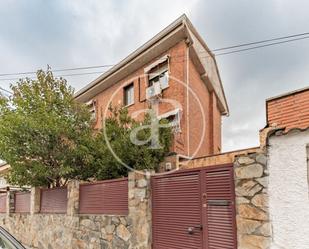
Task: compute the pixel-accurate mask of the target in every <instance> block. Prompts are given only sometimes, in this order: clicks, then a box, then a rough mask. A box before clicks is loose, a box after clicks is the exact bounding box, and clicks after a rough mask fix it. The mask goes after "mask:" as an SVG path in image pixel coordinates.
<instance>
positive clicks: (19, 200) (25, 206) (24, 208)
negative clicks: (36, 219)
mask: <svg viewBox="0 0 309 249" xmlns="http://www.w3.org/2000/svg"><path fill="white" fill-rule="evenodd" d="M14 198H15V200H14V205H15V213H30V193H29V192H18V193H15V197H14Z"/></svg>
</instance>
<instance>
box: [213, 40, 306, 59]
mask: <svg viewBox="0 0 309 249" xmlns="http://www.w3.org/2000/svg"><path fill="white" fill-rule="evenodd" d="M308 38H309V36H306V37H302V38H295V39H290V40H287V41H281V42H273V43H269V44H264V45H259V46H254V47H249V48H243V49H238V50H233V51H230V52H223V53H218V54H215V56H221V55H227V54H234V53H239V52H243V51H248V50H252V49H257V48H264V47H269V46H274V45H278V44H283V43H288V42H293V41H299V40H304V39H308Z"/></svg>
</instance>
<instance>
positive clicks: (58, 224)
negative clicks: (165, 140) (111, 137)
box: [0, 172, 151, 249]
mask: <svg viewBox="0 0 309 249" xmlns="http://www.w3.org/2000/svg"><path fill="white" fill-rule="evenodd" d="M128 184H129V196H128V198H129V199H128V203H129V214H128V215H127V216H120V215H103V214H102V215H81V214H78V203H79V201H78V198H79V191H78V188H79V184H78V182H71V183H70V184H69V185H68V210H67V214H41V213H39V204H38V202H39V200H40V198H39V193H40V191H39V189H37V188H33V189H32V193H31V211H30V214H15V213H11V212H7V213H4V214H0V226H3V227H4V228H5V229H7V230H8V231H9V232H11V233H12V234H13V235H14V236H15V237H16V238H17V239H18V240H19V241H21V242H22V243H23V244H24V245H25V246H26V247H28V248H31V249H59V248H66V249H73V248H74V249H86V248H87V249H131V248H132V249H133V248H134V249H150V248H151V209H150V204H151V203H150V174H139V173H134V172H132V173H130V174H129V180H128Z"/></svg>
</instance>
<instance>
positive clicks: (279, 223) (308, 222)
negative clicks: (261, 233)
mask: <svg viewBox="0 0 309 249" xmlns="http://www.w3.org/2000/svg"><path fill="white" fill-rule="evenodd" d="M278 133H279V134H278ZM268 141H269V147H268V169H269V211H270V219H271V223H272V237H273V242H272V247H271V248H272V249H279V248H280V249H308V248H309V180H308V176H309V172H308V171H309V167H308V160H309V159H308V158H309V155H308V153H309V147H308V146H309V129H303V130H301V129H291V130H289V131H288V132H284V131H281V132H276V133H275V134H274V135H272V136H270V137H269V140H268Z"/></svg>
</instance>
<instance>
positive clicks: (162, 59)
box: [144, 55, 170, 90]
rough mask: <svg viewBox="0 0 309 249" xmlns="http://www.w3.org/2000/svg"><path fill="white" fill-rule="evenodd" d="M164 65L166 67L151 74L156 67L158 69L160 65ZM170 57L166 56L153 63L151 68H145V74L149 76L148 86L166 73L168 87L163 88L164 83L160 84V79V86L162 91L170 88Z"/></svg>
mask: <svg viewBox="0 0 309 249" xmlns="http://www.w3.org/2000/svg"><path fill="white" fill-rule="evenodd" d="M162 63H166V67H164V68H161V69H158V70H157V71H155V72H153V73H149V72H150V71H151V70H153V69H154V68H155V67H157V66H158V65H160V64H162ZM169 71H170V70H169V55H164V56H162V57H161V58H160V59H158V60H156V61H155V62H153V63H152V64H150V65H149V66H147V67H145V68H144V73H145V74H147V75H148V77H147V78H148V85H149V82H150V81H151V80H152V79H154V78H156V77H158V76H160V75H161V74H162V73H166V74H167V75H166V78H167V85H166V86H163V87H162V83H161V82H160V78H159V82H160V86H161V89H162V90H164V89H166V88H168V87H169Z"/></svg>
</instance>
